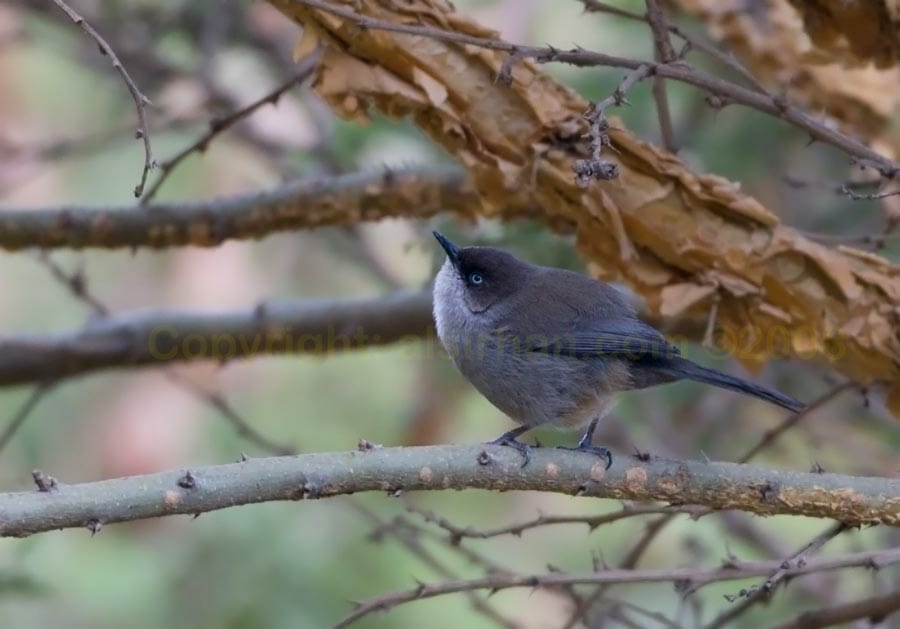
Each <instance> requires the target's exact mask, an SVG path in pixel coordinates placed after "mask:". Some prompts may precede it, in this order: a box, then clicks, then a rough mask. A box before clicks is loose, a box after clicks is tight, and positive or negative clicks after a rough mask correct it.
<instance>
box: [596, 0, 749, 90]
mask: <svg viewBox="0 0 900 629" xmlns="http://www.w3.org/2000/svg"><path fill="white" fill-rule="evenodd" d="M579 1H580V2H581V4H582V5H584V10H585V11H586V12H588V13H608V14H610V15H615V16H618V17H623V18H625V19H628V20H634V21H637V22H645V23H649V16H648V15H642V14H640V13H635V12H633V11H628V10H626V9H620V8H619V7H615V6H612V5H610V4H607V3H606V2H599V1H598V0H579ZM666 28H667V29H668V31H669V32H670V33H671V34H673V35H675V36H676V37H679V38H680V39H681V40H682V41H684V43H685V44H687V46H688V47H689V48H694V49H696V50H699V51H700V52H702V53H704V54H706V55H707V56H709V57H711V58H712V59H715V60H716V61H718V62H719V63H721V64H722V65H723V66H725V67H726V68H728V69H730V70H732V71H734V72H735V73H736V74H738V75H740V76H741V78H743V79H744V80H745V81H747V83H748V84H749V85H751V86H752V87H754V88H756V90H757V91H758V92H761V93H763V94H766V93H767V90H766V87H765V86H764V85H763V84H762V83H760V82H759V80H758V79H757V78H756V77H755V76H753V73H752V72H750V70H748V69H747V68H746V66H744V65H743V64H742V63H741V62H740V61H738V60H737V59H736V58H735V57H734V55H732V54H731V53H728V52H723V51H721V50H719V49H718V48H716V46H715V45H714V44H712V43H710V42H708V41H706V40H704V39H702V38H700V37H698V36H696V35H690V34H688V33H686V32H684V30H682V29H681V28H679V27H677V26H675V25H673V24H666Z"/></svg>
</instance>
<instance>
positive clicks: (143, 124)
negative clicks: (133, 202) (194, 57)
mask: <svg viewBox="0 0 900 629" xmlns="http://www.w3.org/2000/svg"><path fill="white" fill-rule="evenodd" d="M53 2H55V3H56V6H58V7H59V8H60V9H62V10H63V11H65V13H66V15H68V16H69V19H71V20H72V21H73V22H75V24H77V25H78V26H79V27H80V28H81V29H82V30H83V31H84V32H85V33H87V34H88V35H89V36H90V37H91V39H93V40H94V41H95V42H96V43H97V46H98V47H99V48H100V53H101V54H103V55H105V56H107V57H109V59H110V61H112V66H113V68H114V69H115V70H116V72H118V73H119V75H120V76H121V77H122V80H123V81H125V85H126V86H127V87H128V93H129V94H131V98H132V100H133V101H134V106H135V109H137V116H138V127H137V132H136V133H135V137H136V138H137V139H140V140H143V142H144V166H143V168H142V169H141V177H140V180H139V181H138V184H137V185H136V186H135V187H134V196H135V197H140V196H141V194H143V191H144V185H145V184H146V183H147V174H148V173H149V172H150V169H151V168H153V167H154V166H155V165H156V161H155V160H154V159H153V151H152V149H151V147H150V132H149V130H148V128H147V112H146V107H147V105H150V104H151V103H150V99H149V98H147V97H146V96H145V95H144V93H143V92H141V90H140V89H138V86H137V85H136V84H135V82H134V81H133V80H132V78H131V76H130V75H129V74H128V70H126V69H125V66H124V65H122V62H121V61H119V58H118V57H117V56H116V53H115V51H114V50H113V49H112V47H111V46H110V45H109V44H108V43H106V40H105V39H103V37H102V36H101V35H100V33H98V32H97V31H96V30H95V29H94V27H93V26H91V25H90V24H88V22H87V21H86V20H85V19H84V18H83V17H81V15H79V14H78V13H77V12H76V11H75V10H74V9H72V7H70V6H69V5H68V4H66V3H65V2H64V1H63V0H53Z"/></svg>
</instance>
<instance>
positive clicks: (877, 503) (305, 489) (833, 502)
mask: <svg viewBox="0 0 900 629" xmlns="http://www.w3.org/2000/svg"><path fill="white" fill-rule="evenodd" d="M511 450H512V449H511V448H506V447H503V446H489V445H474V446H427V447H408V448H374V449H366V450H355V451H353V452H338V453H319V454H301V455H297V456H291V457H270V458H265V459H249V460H247V461H242V462H240V463H232V464H226V465H212V466H205V467H197V468H192V469H191V470H190V476H191V482H190V487H187V488H185V487H184V483H181V484H179V481H180V480H183V476H184V475H185V472H184V471H172V472H162V473H158V474H148V475H144V476H131V477H127V478H117V479H112V480H106V481H100V482H95V483H84V484H78V485H64V484H63V485H61V486H60V489H59V490H58V491H57V492H55V493H54V496H53V500H46V499H45V498H44V497H41V496H37V495H34V494H33V493H31V492H18V493H7V494H0V536H17V537H22V536H27V535H31V534H33V533H38V532H42V531H49V530H54V529H59V528H70V527H81V526H86V524H87V522H89V521H95V522H100V523H102V524H109V523H113V522H124V521H131V520H139V519H143V518H150V517H158V516H163V515H172V514H177V513H190V514H194V513H202V512H206V511H213V510H216V509H223V508H226V507H232V506H235V505H240V504H250V503H257V502H266V501H272V500H297V499H303V498H315V497H318V498H325V497H330V496H336V495H341V494H352V493H356V492H361V491H373V490H375V491H389V492H392V493H396V492H406V491H416V490H430V491H446V490H451V489H464V488H472V489H488V490H499V489H502V490H539V491H551V492H556V493H560V494H568V495H576V494H577V495H583V496H592V497H601V498H617V499H626V500H637V501H641V502H647V501H664V502H671V503H675V504H695V505H701V506H706V507H709V508H711V509H740V510H743V511H749V512H752V513H757V514H762V515H774V514H791V515H806V516H812V517H822V518H832V519H836V520H839V521H843V522H845V523H847V524H848V525H855V524H862V523H883V524H887V525H891V526H900V503H898V501H897V500H896V498H895V497H896V496H897V495H900V479H898V478H876V477H864V476H846V475H840V474H831V473H821V474H820V473H811V472H783V471H777V470H771V469H767V468H763V467H759V466H752V465H738V464H733V463H701V462H696V461H684V460H671V459H662V458H650V459H649V460H639V459H637V458H636V457H628V456H621V455H620V456H618V457H617V458H616V459H615V460H614V462H613V465H612V467H611V468H610V469H609V470H605V469H604V468H605V465H604V463H603V462H602V461H598V460H597V459H596V458H595V457H592V456H589V455H587V454H584V453H580V452H565V451H560V450H556V449H553V450H551V449H549V448H547V449H537V450H536V451H535V452H534V453H533V454H532V461H531V463H530V464H529V465H528V466H526V467H524V468H523V467H522V461H521V456H520V455H519V454H518V452H515V451H511ZM483 452H487V453H488V455H489V456H487V457H484V456H482V453H483Z"/></svg>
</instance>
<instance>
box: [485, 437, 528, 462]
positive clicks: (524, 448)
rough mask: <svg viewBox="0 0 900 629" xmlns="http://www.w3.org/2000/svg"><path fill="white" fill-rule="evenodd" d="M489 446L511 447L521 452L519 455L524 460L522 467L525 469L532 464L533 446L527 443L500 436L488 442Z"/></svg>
mask: <svg viewBox="0 0 900 629" xmlns="http://www.w3.org/2000/svg"><path fill="white" fill-rule="evenodd" d="M487 445H489V446H509V447H510V448H515V449H516V450H518V451H519V454H521V455H522V458H523V459H524V460H523V461H522V465H521V467H525V466H526V465H528V464H529V463H530V462H531V446H530V445H528V444H527V443H522V442H521V441H517V440H516V439H515V438H514V437H509V436H507V435H500V436H499V437H497V438H496V439H494V440H493V441H488V442H487Z"/></svg>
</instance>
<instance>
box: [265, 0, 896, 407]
mask: <svg viewBox="0 0 900 629" xmlns="http://www.w3.org/2000/svg"><path fill="white" fill-rule="evenodd" d="M272 3H273V4H274V5H276V6H277V7H279V8H280V9H281V10H282V11H284V12H285V13H286V14H288V15H290V16H291V17H293V18H294V19H295V20H296V21H298V22H299V23H301V24H302V25H303V26H304V35H303V38H302V39H301V41H300V43H299V45H298V51H300V53H304V52H306V51H308V50H310V49H311V48H313V47H314V46H316V45H319V44H320V43H325V44H326V50H325V52H324V55H323V60H322V64H321V66H320V69H319V73H318V76H317V77H316V79H315V81H314V87H315V89H316V90H317V91H318V93H319V94H320V95H321V96H322V97H323V98H325V99H326V100H327V102H328V103H330V104H331V106H332V107H333V108H334V109H335V111H337V112H338V113H339V114H340V115H342V116H344V117H346V118H351V119H355V120H364V119H366V118H367V117H368V115H369V109H370V108H374V109H377V110H378V111H380V112H382V113H383V114H385V115H388V116H392V117H402V116H412V118H413V120H415V122H416V124H418V125H419V126H420V127H421V128H422V129H423V130H424V131H426V132H427V133H428V134H429V135H430V136H431V137H432V138H433V139H434V140H435V141H437V142H439V143H440V144H441V145H443V146H444V147H445V148H446V149H447V150H448V151H449V152H450V153H452V154H453V155H454V156H455V157H456V158H457V159H458V160H459V161H460V162H461V163H462V164H463V165H464V166H465V168H466V169H467V170H468V171H469V173H470V174H471V176H472V178H473V180H474V181H475V185H476V186H477V188H478V190H479V193H480V194H481V195H482V197H483V199H484V208H483V213H484V215H485V216H489V217H502V216H504V212H505V208H507V207H509V206H510V205H512V206H515V207H517V206H522V205H525V204H526V203H525V199H529V198H531V199H534V200H535V201H536V202H537V203H538V205H539V206H540V208H541V209H542V211H543V216H541V219H542V220H543V221H544V222H545V223H547V224H548V225H549V226H551V227H553V228H555V229H560V230H574V231H575V233H576V234H577V239H578V245H579V248H580V249H581V251H582V252H583V253H584V254H585V255H586V256H587V257H588V259H589V260H590V261H591V262H592V264H591V270H592V272H593V273H594V274H595V275H596V276H598V277H602V278H605V279H623V280H625V281H627V282H628V284H629V285H630V286H631V287H632V288H634V289H635V290H636V291H637V292H638V293H639V294H640V295H642V296H643V297H644V298H645V299H646V301H647V303H648V306H649V308H650V309H651V310H652V311H654V312H657V313H660V314H662V315H664V316H676V315H696V316H698V317H706V316H708V314H709V312H710V310H711V309H712V308H713V307H714V305H715V304H717V307H716V317H717V323H718V327H719V332H720V334H719V335H718V336H719V338H718V341H719V342H720V344H721V345H723V346H724V347H725V348H726V349H728V350H730V351H732V352H733V353H734V354H736V355H737V357H738V358H740V359H741V360H742V361H744V362H745V363H747V364H748V365H751V366H752V365H754V364H757V363H759V362H761V361H763V360H765V359H767V358H769V357H771V356H773V355H785V354H786V353H787V354H791V355H799V356H800V357H802V358H804V359H815V360H818V361H820V362H827V363H830V364H832V365H833V366H834V367H835V368H836V369H838V370H840V371H841V372H843V373H844V374H846V375H848V376H849V377H851V378H853V379H854V380H857V381H860V382H871V381H873V380H887V381H896V380H897V378H898V376H900V367H898V365H900V338H898V335H897V332H896V323H897V314H898V310H897V307H898V299H900V269H898V268H897V267H896V266H894V265H892V264H891V263H890V262H888V261H887V260H885V259H883V258H881V257H879V256H877V255H873V254H870V253H866V252H863V251H859V250H855V249H851V248H847V247H838V248H837V249H831V248H828V247H825V246H822V245H820V244H817V243H815V242H812V241H810V240H808V239H806V238H805V237H803V236H802V235H801V234H799V233H798V232H797V231H795V230H793V229H790V228H788V227H785V226H783V225H782V224H780V222H779V219H778V217H777V216H775V215H774V214H773V213H772V212H770V211H769V210H768V209H767V208H765V207H763V206H762V204H760V203H759V202H758V201H757V200H756V199H753V198H752V197H750V196H748V195H746V194H743V193H742V192H741V191H740V190H739V189H738V187H737V186H736V185H735V184H733V183H731V182H729V181H727V180H725V179H723V178H721V177H717V176H713V175H700V174H697V173H694V172H692V171H691V170H690V169H688V168H687V167H686V166H685V164H683V163H682V162H681V161H680V160H678V159H677V158H676V157H674V156H672V155H671V154H669V153H666V152H664V151H662V150H660V149H658V148H656V147H654V146H652V145H650V144H647V143H645V142H642V141H641V140H639V139H638V138H636V137H635V136H633V135H632V134H631V133H629V132H628V131H627V130H624V129H623V128H621V125H620V124H618V123H613V128H611V129H610V130H609V137H610V139H611V142H612V148H613V150H608V151H607V152H606V156H607V158H608V159H610V160H613V161H614V162H615V164H616V166H617V167H618V171H619V175H618V177H617V178H615V179H613V180H610V181H601V182H594V183H592V184H591V185H590V186H589V187H587V188H581V187H579V186H578V185H577V183H576V181H575V177H573V174H572V173H573V162H575V160H577V159H579V158H583V157H585V156H586V155H587V154H588V151H589V144H588V142H587V141H585V138H584V135H585V133H586V131H587V128H586V127H587V123H586V122H585V120H584V119H583V115H584V113H585V112H586V111H587V110H588V103H587V102H585V101H584V100H583V99H582V98H581V97H580V96H578V95H577V94H575V93H574V92H572V91H571V90H569V89H567V88H566V87H564V86H562V85H560V84H559V83H557V82H556V81H554V80H553V79H551V78H549V77H548V76H547V75H545V74H543V73H541V72H540V71H539V69H538V67H537V66H536V65H535V64H534V63H532V62H531V61H529V60H518V59H510V58H508V57H509V56H508V55H507V54H505V53H503V52H498V51H494V50H488V49H485V48H483V47H477V46H473V45H466V44H460V43H455V42H450V41H446V40H438V39H435V38H430V37H423V36H417V35H411V34H401V33H394V32H386V31H384V30H378V29H375V28H361V27H360V26H359V24H358V20H354V19H350V18H347V17H343V16H339V15H335V14H334V13H329V12H325V11H322V10H318V9H313V8H310V7H309V6H307V5H305V4H304V3H301V2H293V1H291V0H273V2H272ZM354 4H355V3H344V4H341V5H340V6H342V7H344V8H348V7H351V8H352V7H353V5H354ZM360 10H362V11H364V12H365V14H366V15H367V16H370V17H375V18H379V19H383V20H391V21H394V22H396V23H400V24H420V25H429V26H433V27H437V28H440V29H447V30H452V31H455V32H456V33H461V34H465V35H469V36H476V37H484V38H493V37H495V34H494V33H493V32H491V31H489V30H487V29H484V28H482V27H480V26H478V25H477V24H475V23H474V22H472V21H471V20H469V19H467V18H465V17H463V16H461V15H458V14H456V13H454V12H453V11H452V8H451V6H450V5H449V4H448V3H446V2H442V1H441V0H417V1H415V2H410V3H404V5H403V7H402V8H401V7H399V6H398V5H395V4H394V3H389V2H367V3H365V4H364V5H362V6H361V7H360ZM501 74H503V75H504V76H505V77H508V78H509V82H508V85H505V84H503V83H501V82H498V81H497V78H498V76H499V75H501ZM497 116H502V118H503V120H504V124H503V125H498V124H496V119H497ZM889 403H890V404H891V405H892V408H894V409H895V410H896V411H900V388H895V389H894V390H893V391H892V395H891V397H890V399H889Z"/></svg>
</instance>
